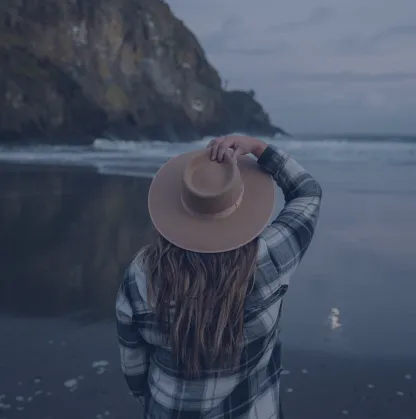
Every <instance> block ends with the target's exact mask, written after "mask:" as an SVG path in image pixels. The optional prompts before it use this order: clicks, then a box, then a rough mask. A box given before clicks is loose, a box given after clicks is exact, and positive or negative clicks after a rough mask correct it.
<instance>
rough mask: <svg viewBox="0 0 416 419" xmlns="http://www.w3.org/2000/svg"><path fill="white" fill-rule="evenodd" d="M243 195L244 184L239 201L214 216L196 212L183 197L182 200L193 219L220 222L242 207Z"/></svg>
mask: <svg viewBox="0 0 416 419" xmlns="http://www.w3.org/2000/svg"><path fill="white" fill-rule="evenodd" d="M243 194H244V183H241V191H240V195H239V196H238V198H237V201H235V203H234V204H233V205H231V206H230V207H228V208H226V209H224V210H222V211H220V212H215V213H213V214H206V213H201V212H196V211H194V210H192V209H191V208H189V206H188V205H187V204H186V203H185V201H184V199H183V196H182V195H181V200H182V205H183V207H184V208H185V210H186V211H187V212H188V213H189V214H190V215H192V216H193V217H199V218H204V219H208V220H218V219H219V218H226V217H228V216H230V215H231V214H232V213H233V212H234V211H235V210H236V209H237V208H238V207H239V206H240V205H241V202H242V201H243Z"/></svg>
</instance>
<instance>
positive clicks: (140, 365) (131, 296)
mask: <svg viewBox="0 0 416 419" xmlns="http://www.w3.org/2000/svg"><path fill="white" fill-rule="evenodd" d="M139 295H140V294H139V291H138V287H137V283H136V280H135V275H134V270H133V269H132V268H129V269H128V270H127V271H126V273H125V275H124V278H123V281H122V283H121V285H120V288H119V291H118V295H117V302H116V321H117V334H118V343H119V348H120V357H121V368H122V371H123V374H124V376H125V378H126V381H127V385H128V387H129V388H130V390H131V392H132V393H133V395H134V396H135V397H136V398H138V399H139V401H141V400H142V398H141V396H144V395H146V393H147V392H148V382H147V375H148V370H149V360H150V345H149V344H148V343H147V342H146V341H145V340H144V339H143V338H142V336H141V334H140V331H139V321H140V314H139V313H138V312H137V310H135V299H137V298H138V297H139Z"/></svg>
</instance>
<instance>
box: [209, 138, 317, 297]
mask: <svg viewBox="0 0 416 419" xmlns="http://www.w3.org/2000/svg"><path fill="white" fill-rule="evenodd" d="M208 147H209V148H211V158H212V159H216V160H218V161H222V160H223V158H224V154H225V152H226V151H227V150H229V149H231V150H232V154H233V156H234V157H235V158H237V157H238V156H240V155H243V154H249V153H251V154H253V155H254V156H255V157H257V159H258V160H257V161H258V163H259V165H260V166H261V167H262V168H263V169H264V170H265V171H266V172H268V173H270V174H271V175H272V176H273V178H274V180H275V181H276V183H277V185H278V186H279V187H280V188H281V189H282V191H283V194H284V196H285V201H286V204H285V206H284V208H283V210H282V211H281V212H280V214H279V215H278V217H277V218H276V219H275V220H274V221H273V222H272V224H271V226H269V227H267V228H266V229H265V231H264V232H263V233H262V234H261V237H260V240H259V260H258V277H257V280H256V282H257V283H258V286H259V288H260V289H261V288H263V289H264V290H268V292H269V293H271V294H273V293H275V294H276V295H278V291H279V288H280V287H282V286H287V284H288V281H289V279H290V277H291V275H292V273H293V271H294V270H295V268H296V267H297V266H298V264H299V262H300V261H301V259H302V257H303V256H304V254H305V252H306V250H307V248H308V246H309V244H310V243H311V240H312V237H313V235H314V232H315V227H316V223H317V219H318V214H319V207H320V204H321V196H322V191H321V187H320V185H319V183H318V182H317V181H316V180H315V179H314V178H313V177H312V176H311V175H310V174H309V173H307V172H306V170H305V169H304V168H303V167H302V166H301V165H300V164H299V163H297V162H296V161H295V160H294V159H293V158H291V157H290V156H289V155H288V154H287V153H286V152H284V151H283V150H280V149H278V148H276V147H273V146H270V145H267V144H266V143H265V142H264V141H261V140H259V139H257V138H253V137H248V136H243V135H229V136H226V137H220V138H216V139H214V140H212V141H211V142H210V144H209V145H208ZM264 293H265V294H266V291H265V292H264Z"/></svg>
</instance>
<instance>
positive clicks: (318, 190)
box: [314, 179, 322, 200]
mask: <svg viewBox="0 0 416 419" xmlns="http://www.w3.org/2000/svg"><path fill="white" fill-rule="evenodd" d="M314 192H315V196H316V197H317V198H319V200H321V199H322V187H321V185H320V183H319V182H318V181H317V180H316V179H314Z"/></svg>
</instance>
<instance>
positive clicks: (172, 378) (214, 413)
mask: <svg viewBox="0 0 416 419" xmlns="http://www.w3.org/2000/svg"><path fill="white" fill-rule="evenodd" d="M259 157H260V158H259V160H258V163H259V165H260V167H262V168H263V170H264V171H266V172H268V173H270V174H271V175H272V176H273V178H274V180H275V181H276V182H277V183H278V185H279V186H280V187H281V188H282V190H283V193H284V195H285V200H286V205H285V207H284V209H283V210H282V212H281V213H280V214H279V216H278V217H277V218H276V219H275V220H274V221H273V222H272V223H271V225H269V226H268V227H267V228H266V229H264V230H263V231H262V232H261V234H260V235H259V236H257V237H256V238H255V239H252V240H250V241H249V242H248V243H245V244H243V245H242V246H239V247H237V248H235V249H232V250H228V251H225V252H218V253H214V252H210V253H202V252H195V251H192V250H185V249H183V248H181V247H179V246H176V245H174V244H172V243H171V242H170V241H168V240H166V239H165V238H164V237H163V236H162V235H160V234H157V235H156V238H155V241H154V242H153V243H152V244H150V245H149V246H148V247H146V248H145V249H143V250H142V251H141V252H140V253H139V255H138V256H137V257H136V259H135V260H134V261H133V263H132V264H131V266H130V268H129V269H128V271H127V273H126V276H125V278H124V280H123V283H122V286H121V287H120V292H119V295H118V300H117V319H118V333H119V342H120V348H121V359H122V367H123V372H124V374H125V376H126V379H127V382H128V385H129V387H130V389H131V390H132V392H133V394H134V395H135V396H137V397H138V399H139V401H141V402H142V403H143V406H144V412H145V413H144V417H148V418H171V417H187V418H188V417H189V418H199V417H205V418H221V417H227V418H279V417H280V401H279V375H280V369H281V362H280V350H281V346H280V341H279V320H280V314H281V306H282V297H283V295H284V294H285V292H286V290H287V288H288V284H289V279H290V277H291V276H292V274H293V272H294V270H295V269H296V267H297V266H298V264H299V263H300V261H301V259H302V257H303V255H304V253H305V251H306V249H307V247H308V246H309V244H310V241H311V239H312V236H313V233H314V228H315V225H316V221H317V217H318V211H319V204H320V199H321V190H320V187H319V185H318V184H317V182H316V181H315V180H314V179H313V178H312V177H311V176H310V175H309V174H307V173H306V172H305V171H304V169H303V168H301V167H300V166H299V165H298V164H297V163H296V162H295V161H294V160H293V159H291V158H289V157H288V156H287V154H286V153H284V152H282V151H279V150H276V149H273V148H271V147H268V148H267V149H266V150H265V151H264V150H263V151H262V153H261V156H259ZM248 222H249V220H248Z"/></svg>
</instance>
